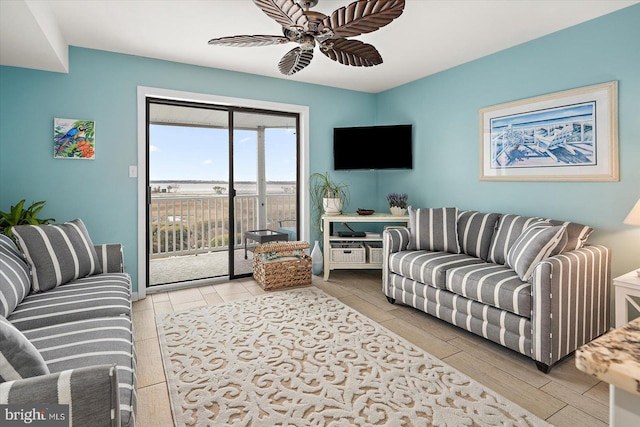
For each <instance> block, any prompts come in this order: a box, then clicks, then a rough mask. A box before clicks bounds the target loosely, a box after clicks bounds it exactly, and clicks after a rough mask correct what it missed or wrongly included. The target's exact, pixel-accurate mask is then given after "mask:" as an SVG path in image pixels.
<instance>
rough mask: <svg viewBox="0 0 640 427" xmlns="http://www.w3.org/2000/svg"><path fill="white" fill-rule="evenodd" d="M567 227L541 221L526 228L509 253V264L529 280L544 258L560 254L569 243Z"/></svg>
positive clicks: (525, 279)
mask: <svg viewBox="0 0 640 427" xmlns="http://www.w3.org/2000/svg"><path fill="white" fill-rule="evenodd" d="M566 230H567V228H566V227H565V226H563V225H555V226H554V225H551V223H548V222H539V223H536V224H533V225H530V226H529V227H527V228H525V229H524V231H523V232H522V234H520V237H518V238H517V239H516V241H515V242H514V243H513V246H511V248H510V249H509V252H508V253H507V265H508V266H509V267H511V268H513V269H514V270H515V271H516V273H517V274H518V277H520V279H522V280H524V281H527V280H529V278H530V277H531V275H532V274H533V270H534V268H535V266H536V264H538V263H539V262H540V261H542V260H543V259H545V258H547V257H549V256H551V255H555V254H559V253H560V252H562V250H563V249H564V247H565V246H566V245H567V231H566Z"/></svg>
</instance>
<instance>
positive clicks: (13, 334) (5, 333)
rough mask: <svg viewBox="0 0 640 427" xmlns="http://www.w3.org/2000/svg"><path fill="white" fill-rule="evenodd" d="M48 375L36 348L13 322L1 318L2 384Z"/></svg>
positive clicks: (0, 380) (0, 369) (0, 359)
mask: <svg viewBox="0 0 640 427" xmlns="http://www.w3.org/2000/svg"><path fill="white" fill-rule="evenodd" d="M48 373H49V368H48V367H47V364H46V363H45V361H44V359H43V358H42V355H41V354H40V353H39V352H38V350H37V349H36V348H35V346H34V345H33V344H31V342H29V340H28V339H27V337H25V336H24V335H23V334H22V332H20V331H19V330H18V329H16V327H15V326H13V325H12V324H11V322H9V321H8V320H7V319H5V318H4V317H0V383H2V382H6V381H14V380H20V379H23V378H29V377H35V376H37V375H46V374H48Z"/></svg>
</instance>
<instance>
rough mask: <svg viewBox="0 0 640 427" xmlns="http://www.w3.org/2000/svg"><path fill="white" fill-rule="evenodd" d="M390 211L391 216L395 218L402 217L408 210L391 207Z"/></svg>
mask: <svg viewBox="0 0 640 427" xmlns="http://www.w3.org/2000/svg"><path fill="white" fill-rule="evenodd" d="M389 210H390V211H391V215H394V216H402V215H404V214H405V213H406V212H407V209H406V208H399V207H398V206H391V207H390V208H389Z"/></svg>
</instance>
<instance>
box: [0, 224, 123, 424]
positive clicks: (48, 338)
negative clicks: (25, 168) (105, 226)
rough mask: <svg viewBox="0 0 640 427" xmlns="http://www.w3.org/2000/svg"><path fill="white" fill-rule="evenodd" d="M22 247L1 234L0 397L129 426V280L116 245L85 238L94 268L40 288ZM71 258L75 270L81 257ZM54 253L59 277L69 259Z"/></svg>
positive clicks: (81, 420) (77, 420) (73, 420)
mask: <svg viewBox="0 0 640 427" xmlns="http://www.w3.org/2000/svg"><path fill="white" fill-rule="evenodd" d="M29 227H33V226H29ZM45 227H49V226H45ZM52 230H54V229H52ZM23 234H24V233H23ZM43 236H44V234H43ZM18 240H19V241H20V239H18ZM51 240H52V241H53V240H54V239H51ZM67 241H69V239H67ZM71 242H72V243H69V247H70V248H71V246H72V245H73V244H75V243H73V241H71ZM87 242H90V241H89V240H86V241H85V244H86V243H87ZM49 243H50V242H49V241H47V245H49ZM21 247H22V245H21ZM24 249H25V248H23V251H22V252H21V251H19V250H18V247H17V246H16V245H15V244H14V242H13V240H12V239H10V238H8V237H7V236H5V235H1V234H0V404H2V405H23V407H29V405H33V407H34V408H39V407H42V406H46V405H52V404H59V405H68V411H69V412H68V417H69V420H70V425H74V426H76V425H77V426H110V427H119V426H133V425H134V418H135V416H134V414H135V406H136V377H135V365H136V359H135V350H134V341H133V333H132V322H131V296H130V295H131V294H130V289H131V283H130V278H129V275H128V274H127V273H124V272H123V257H122V248H121V246H120V245H119V244H110V245H96V246H94V245H93V244H91V246H90V249H91V251H90V252H91V254H94V255H95V257H94V258H92V259H93V261H92V262H94V264H95V265H94V266H93V267H92V270H91V271H92V272H93V273H92V274H90V275H86V276H85V277H81V278H77V279H75V280H70V281H68V282H67V283H63V284H60V285H57V286H54V287H53V288H51V289H47V290H40V291H39V292H35V289H34V281H35V280H36V279H35V276H36V274H35V272H34V271H33V267H32V265H31V264H30V262H28V261H30V258H29V257H28V256H26V255H25V253H24ZM31 255H34V254H31ZM34 256H35V255H34ZM73 258H74V260H75V265H76V267H75V272H76V275H77V273H78V268H77V265H78V259H81V258H82V257H81V256H80V255H76V254H74V256H73ZM54 261H55V262H56V263H57V267H55V268H54V270H55V272H56V275H57V276H58V277H62V276H64V274H65V273H64V270H65V269H66V268H67V267H68V265H71V264H74V263H67V260H63V259H59V260H54ZM43 269H45V270H46V268H44V267H43ZM72 274H73V272H72ZM40 279H42V277H40ZM43 284H44V281H43V280H40V282H39V285H40V286H43ZM25 405H26V406H25ZM38 405H39V406H38ZM0 420H1V418H0ZM0 424H1V423H0Z"/></svg>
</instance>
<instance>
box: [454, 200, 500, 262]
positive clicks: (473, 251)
mask: <svg viewBox="0 0 640 427" xmlns="http://www.w3.org/2000/svg"><path fill="white" fill-rule="evenodd" d="M499 218H500V214H497V213H480V212H476V211H463V212H460V214H458V243H459V244H460V252H462V253H463V254H467V255H471V256H474V257H476V258H480V259H483V260H485V261H486V260H487V256H488V255H489V246H490V245H491V237H493V231H494V230H495V228H496V223H497V222H498V219H499Z"/></svg>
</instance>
